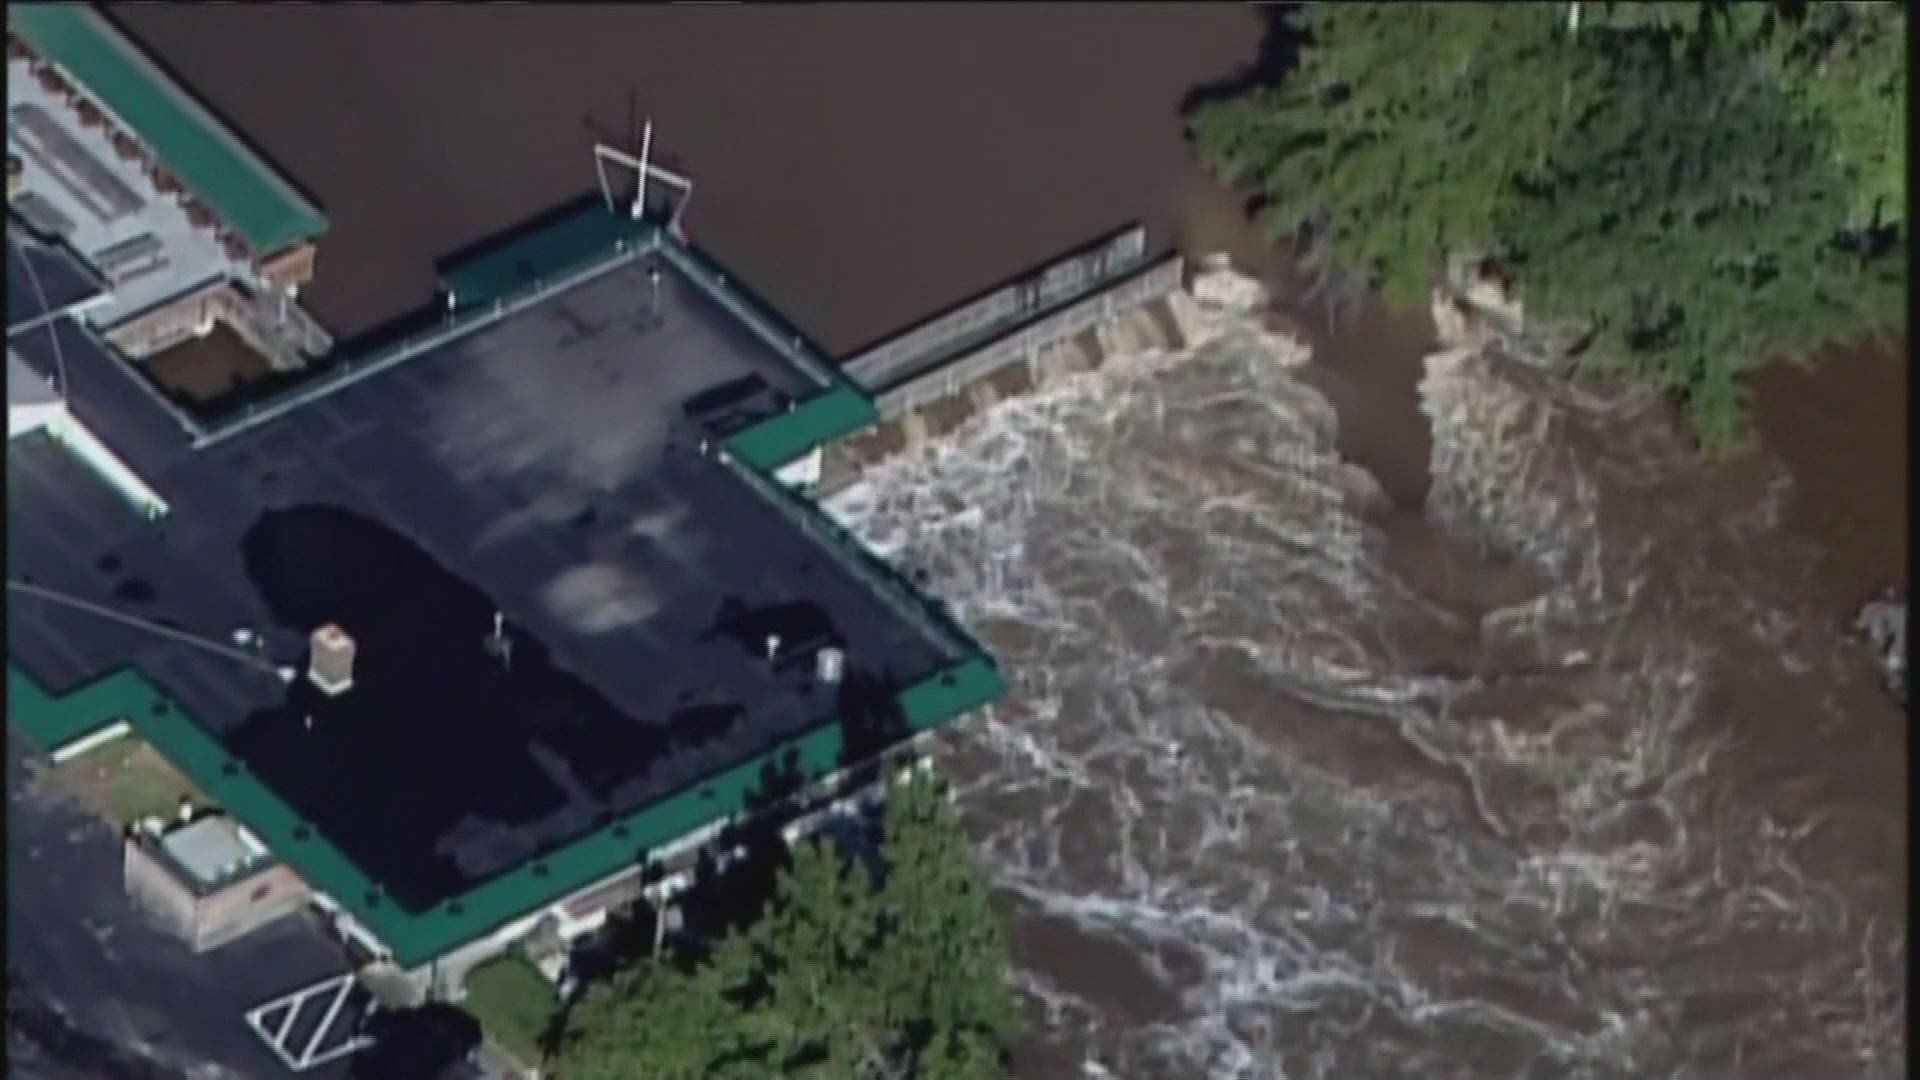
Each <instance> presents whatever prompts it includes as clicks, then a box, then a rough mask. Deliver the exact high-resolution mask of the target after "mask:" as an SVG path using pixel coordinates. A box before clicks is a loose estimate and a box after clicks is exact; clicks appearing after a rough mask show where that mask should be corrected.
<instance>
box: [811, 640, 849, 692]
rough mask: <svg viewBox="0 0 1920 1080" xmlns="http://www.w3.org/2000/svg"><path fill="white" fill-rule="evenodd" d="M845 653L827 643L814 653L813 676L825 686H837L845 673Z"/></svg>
mask: <svg viewBox="0 0 1920 1080" xmlns="http://www.w3.org/2000/svg"><path fill="white" fill-rule="evenodd" d="M846 671H847V654H846V653H844V652H841V651H840V650H839V649H836V648H834V647H833V646H831V645H828V646H827V647H826V648H824V649H821V650H820V651H819V652H817V653H815V654H814V657H813V677H814V678H815V679H816V680H818V681H819V682H821V683H823V684H825V685H827V686H838V685H839V684H840V680H841V678H843V677H844V676H845V675H846Z"/></svg>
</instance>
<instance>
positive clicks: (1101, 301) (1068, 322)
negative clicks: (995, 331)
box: [874, 255, 1182, 419]
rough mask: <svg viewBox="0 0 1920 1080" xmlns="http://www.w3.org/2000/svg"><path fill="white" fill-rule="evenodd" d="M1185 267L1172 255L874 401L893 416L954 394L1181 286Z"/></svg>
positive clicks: (879, 394) (882, 390) (903, 383)
mask: <svg viewBox="0 0 1920 1080" xmlns="http://www.w3.org/2000/svg"><path fill="white" fill-rule="evenodd" d="M1181 269H1182V262H1181V259H1180V256H1178V255H1170V256H1168V257H1167V258H1166V259H1164V260H1162V261H1161V262H1159V263H1156V264H1154V265H1153V266H1151V267H1149V268H1147V269H1145V270H1142V271H1139V272H1137V273H1135V274H1134V275H1133V276H1132V277H1130V278H1126V279H1123V280H1121V281H1120V282H1119V283H1118V284H1115V285H1112V286H1111V287H1108V288H1104V289H1102V290H1101V291H1099V292H1096V293H1094V294H1092V295H1088V296H1085V297H1083V298H1082V299H1080V300H1078V301H1077V302H1074V303H1071V304H1068V305H1067V306H1065V307H1063V308H1060V309H1058V310H1056V311H1054V312H1052V313H1050V314H1047V315H1043V316H1041V317H1039V318H1037V319H1035V320H1034V321H1032V322H1030V323H1028V324H1026V325H1024V326H1021V327H1019V328H1018V329H1016V330H1014V331H1013V332H1011V333H1009V334H1007V335H1006V336H1005V337H1002V338H999V339H997V340H993V341H990V342H987V343H985V344H983V345H981V346H980V347H978V348H976V349H975V350H974V351H972V352H966V353H960V354H957V355H955V356H953V357H952V358H950V359H948V360H946V361H945V362H944V363H942V364H941V365H939V366H938V367H933V368H929V369H926V370H922V371H920V372H917V373H916V374H913V375H910V376H908V377H907V378H905V379H903V380H901V381H899V382H896V383H894V384H892V385H890V386H883V387H880V388H879V389H878V390H877V391H876V392H875V394H874V403H875V404H876V405H877V406H878V407H879V409H880V415H881V416H882V417H883V418H885V419H892V418H894V417H896V416H899V415H900V414H902V413H904V412H906V411H907V410H908V409H911V408H914V407H915V406H918V405H922V404H925V403H927V402H929V401H933V400H936V399H938V398H942V397H945V396H947V395H949V394H952V393H955V392H957V391H958V390H960V389H961V388H963V387H966V386H969V385H971V384H973V383H975V382H978V381H980V380H981V379H984V378H986V377H987V376H989V375H992V374H993V373H995V372H997V371H999V370H1000V369H1002V368H1005V367H1007V366H1009V365H1011V364H1013V363H1016V362H1021V361H1025V360H1028V359H1030V358H1032V357H1033V356H1034V355H1036V354H1038V353H1039V352H1040V350H1042V349H1044V348H1046V347H1047V346H1049V345H1053V344H1055V343H1057V342H1060V341H1064V340H1066V339H1067V338H1070V337H1072V336H1074V335H1075V334H1078V333H1080V332H1082V331H1084V330H1087V329H1090V328H1092V327H1094V326H1098V325H1100V324H1101V323H1102V322H1105V321H1107V320H1109V319H1112V318H1114V317H1115V316H1117V315H1119V314H1121V313H1123V312H1125V311H1128V310H1130V309H1132V308H1135V307H1138V306H1140V305H1141V304H1144V303H1147V302H1149V301H1152V300H1155V299H1158V298H1159V297H1161V296H1164V295H1166V294H1167V293H1169V292H1172V291H1173V290H1175V289H1177V288H1179V286H1180V275H1181Z"/></svg>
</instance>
